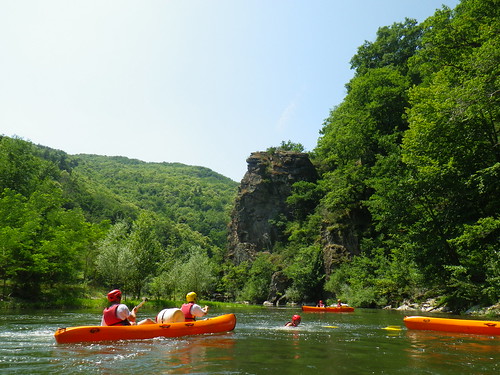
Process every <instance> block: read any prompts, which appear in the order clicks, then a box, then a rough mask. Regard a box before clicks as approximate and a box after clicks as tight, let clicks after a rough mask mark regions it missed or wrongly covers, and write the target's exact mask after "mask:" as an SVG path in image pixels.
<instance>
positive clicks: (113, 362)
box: [0, 307, 500, 375]
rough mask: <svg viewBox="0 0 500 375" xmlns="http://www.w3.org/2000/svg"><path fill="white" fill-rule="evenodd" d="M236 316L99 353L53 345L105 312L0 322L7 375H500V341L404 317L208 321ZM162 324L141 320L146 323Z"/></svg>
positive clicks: (10, 317)
mask: <svg viewBox="0 0 500 375" xmlns="http://www.w3.org/2000/svg"><path fill="white" fill-rule="evenodd" d="M229 312H233V313H235V314H236V317H237V323H236V328H235V330H234V331H233V332H229V333H223V334H213V335H200V336H191V337H182V338H175V339H166V338H157V339H151V340H141V341H120V342H110V343H93V344H91V343H83V344H56V342H55V340H54V336H53V335H54V332H55V331H56V329H57V328H58V327H69V326H77V325H95V324H99V321H100V313H99V312H96V311H61V312H59V311H58V312H54V311H36V312H32V311H21V312H2V313H1V315H0V373H1V374H141V375H142V374H310V373H316V372H321V373H325V374H444V375H446V374H453V375H457V374H481V375H487V374H499V373H500V337H498V336H496V337H491V336H481V335H468V334H450V333H444V332H431V331H411V330H407V329H406V328H405V327H404V324H403V317H404V315H405V314H404V313H402V312H399V311H388V310H373V309H356V311H355V312H354V313H303V312H301V311H300V309H299V308H248V307H241V308H231V309H229V310H225V311H219V310H215V309H212V310H210V315H212V316H214V315H221V314H224V313H229ZM293 314H300V315H301V316H302V324H301V325H300V326H299V327H297V328H285V327H284V324H285V323H286V321H288V320H290V318H291V316H292V315H293ZM406 314H407V315H408V313H406ZM154 315H155V312H154V311H152V310H147V309H145V310H141V311H140V312H139V319H142V318H145V317H148V316H149V317H152V316H154ZM412 315H417V314H412ZM420 315H423V314H420ZM427 315H431V314H427ZM434 316H435V315H434ZM441 316H442V315H441ZM388 326H398V327H400V329H396V330H387V329H385V328H387V327H388Z"/></svg>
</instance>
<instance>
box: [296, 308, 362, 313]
mask: <svg viewBox="0 0 500 375" xmlns="http://www.w3.org/2000/svg"><path fill="white" fill-rule="evenodd" d="M302 311H306V312H337V313H338V312H354V307H351V306H340V307H338V306H327V307H316V306H302Z"/></svg>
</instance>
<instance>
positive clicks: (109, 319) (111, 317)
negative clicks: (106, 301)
mask: <svg viewBox="0 0 500 375" xmlns="http://www.w3.org/2000/svg"><path fill="white" fill-rule="evenodd" d="M118 305H119V304H118V303H115V304H113V305H111V306H109V307H107V308H105V309H104V311H103V312H102V314H103V316H104V322H105V323H106V325H108V326H116V325H122V326H129V325H130V322H129V321H128V320H127V319H124V320H122V319H120V318H118V317H117V316H116V309H117V308H118Z"/></svg>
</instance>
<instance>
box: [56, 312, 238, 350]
mask: <svg viewBox="0 0 500 375" xmlns="http://www.w3.org/2000/svg"><path fill="white" fill-rule="evenodd" d="M235 326H236V316H235V315H234V314H225V315H221V316H217V317H214V318H208V319H204V320H196V321H194V322H180V323H164V324H141V325H134V326H80V327H68V328H59V329H58V330H57V331H56V333H55V334H54V337H55V339H56V341H57V343H59V344H63V343H73V342H94V341H116V340H140V339H151V338H154V337H180V336H189V335H200V334H204V333H218V332H228V331H232V330H233V329H234V327H235Z"/></svg>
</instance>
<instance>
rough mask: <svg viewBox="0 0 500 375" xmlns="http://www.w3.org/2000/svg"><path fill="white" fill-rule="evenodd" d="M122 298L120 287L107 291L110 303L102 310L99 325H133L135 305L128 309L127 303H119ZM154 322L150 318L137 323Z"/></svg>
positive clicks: (135, 318)
mask: <svg viewBox="0 0 500 375" xmlns="http://www.w3.org/2000/svg"><path fill="white" fill-rule="evenodd" d="M121 300H122V292H121V291H120V289H114V290H112V291H111V292H109V293H108V301H109V302H110V303H111V305H110V306H109V307H106V308H105V309H104V311H103V312H102V319H101V326H118V325H122V326H130V325H135V324H136V320H137V316H136V313H137V307H134V308H133V309H132V311H130V310H129V309H128V307H127V305H125V304H123V303H120V302H121ZM151 323H154V322H153V321H152V320H151V319H149V318H148V319H144V320H142V321H140V322H139V323H137V325H140V324H151Z"/></svg>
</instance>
